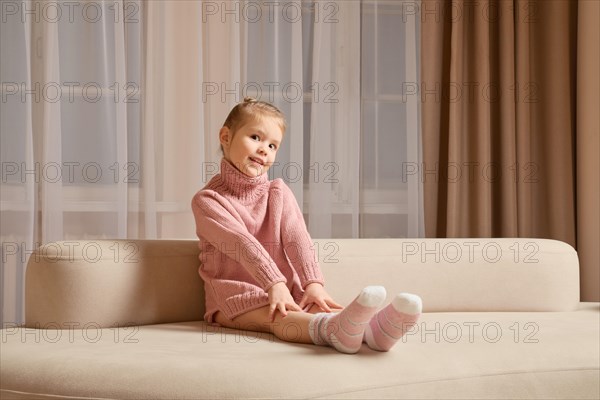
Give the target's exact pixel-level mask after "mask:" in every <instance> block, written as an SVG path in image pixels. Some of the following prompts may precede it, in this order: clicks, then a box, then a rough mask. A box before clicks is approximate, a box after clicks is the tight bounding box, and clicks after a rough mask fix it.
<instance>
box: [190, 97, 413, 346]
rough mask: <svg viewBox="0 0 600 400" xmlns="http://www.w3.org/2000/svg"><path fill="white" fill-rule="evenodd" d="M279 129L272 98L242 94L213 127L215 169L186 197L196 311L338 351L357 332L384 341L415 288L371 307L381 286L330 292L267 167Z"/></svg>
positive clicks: (392, 339) (393, 336) (408, 309)
mask: <svg viewBox="0 0 600 400" xmlns="http://www.w3.org/2000/svg"><path fill="white" fill-rule="evenodd" d="M285 130H286V122H285V118H284V116H283V114H282V113H281V112H280V111H279V110H278V109H277V108H276V107H275V106H273V105H271V104H269V103H266V102H263V101H257V100H255V99H252V98H245V99H244V101H243V102H242V103H240V104H238V105H236V106H235V107H234V108H233V109H232V110H231V112H230V113H229V116H228V117H227V119H226V120H225V123H224V124H223V127H222V128H221V130H220V131H219V139H220V142H221V149H222V151H223V158H222V160H221V171H220V174H218V175H216V176H215V177H213V178H212V179H211V180H210V181H209V182H208V184H207V185H206V186H205V187H204V188H203V189H202V190H200V191H199V192H198V193H196V195H195V196H194V198H193V200H192V210H193V213H194V218H195V220H196V233H197V235H198V238H199V239H200V244H199V245H200V261H201V266H200V268H199V273H200V276H201V277H202V279H203V280H204V287H205V295H206V314H205V315H204V319H205V321H207V322H208V323H210V324H213V325H217V326H219V325H220V326H225V327H229V328H236V329H244V330H251V331H259V332H269V333H272V334H274V335H275V336H276V337H278V338H279V339H282V340H285V341H290V342H296V343H314V344H318V345H329V346H332V347H334V348H335V349H337V350H338V351H340V352H343V353H356V352H357V351H358V350H359V349H360V347H361V344H362V342H363V341H364V342H366V343H367V345H368V346H369V347H370V348H371V349H374V350H378V351H388V350H389V349H390V348H391V347H392V346H393V345H394V344H395V343H396V342H397V341H398V340H399V339H400V338H401V337H402V336H403V335H404V333H405V331H406V330H407V329H409V328H410V327H412V326H413V325H414V324H415V323H416V321H417V320H418V318H419V316H420V314H421V309H422V305H421V298H420V297H419V296H416V295H413V294H408V293H400V294H398V295H397V296H396V297H395V298H394V300H393V301H392V302H391V303H390V304H389V305H388V306H386V307H384V308H382V309H380V306H381V304H382V302H383V301H384V300H385V297H386V292H385V289H384V288H383V287H381V286H368V287H366V288H364V289H363V290H362V291H361V292H360V294H359V295H358V296H357V297H356V298H355V299H354V301H353V302H352V303H350V304H349V305H348V306H347V307H346V308H343V307H342V306H341V305H339V304H338V303H336V302H335V301H334V300H333V299H332V298H331V296H330V295H329V294H328V293H327V291H326V290H325V286H324V285H325V282H324V279H323V275H322V274H321V270H320V268H319V264H318V261H317V260H316V257H315V253H314V251H313V250H312V248H313V247H312V246H313V243H312V240H311V237H310V235H309V233H308V231H307V229H306V225H305V223H304V219H303V216H302V212H301V211H300V208H299V206H298V203H297V202H296V199H295V197H294V195H293V194H292V192H291V190H290V189H289V188H288V186H287V185H286V184H285V183H284V182H283V180H282V179H275V180H273V181H269V180H268V177H267V173H266V172H267V170H268V169H269V167H270V166H271V165H272V164H273V162H274V161H275V156H276V154H277V150H278V149H279V146H280V145H281V141H282V139H283V135H284V133H285Z"/></svg>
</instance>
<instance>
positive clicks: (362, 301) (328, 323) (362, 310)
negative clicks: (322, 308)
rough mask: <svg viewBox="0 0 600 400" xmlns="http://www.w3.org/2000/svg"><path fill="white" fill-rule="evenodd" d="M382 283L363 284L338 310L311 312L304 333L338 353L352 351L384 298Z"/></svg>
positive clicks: (357, 345) (350, 352) (353, 351)
mask: <svg viewBox="0 0 600 400" xmlns="http://www.w3.org/2000/svg"><path fill="white" fill-rule="evenodd" d="M385 296H386V292H385V288H384V287H383V286H367V287H366V288H364V289H363V290H362V291H361V292H360V294H359V295H358V297H356V299H354V301H353V302H352V303H350V305H348V307H346V308H344V309H343V310H342V311H340V312H339V313H318V314H315V315H314V316H313V317H312V319H311V320H310V322H309V324H308V333H309V334H310V337H311V339H312V341H313V342H314V343H315V344H318V345H327V344H328V345H330V346H332V347H334V348H335V349H336V350H338V351H340V352H342V353H348V354H352V353H356V352H357V351H358V350H359V349H360V346H361V345H362V341H363V337H364V332H365V328H366V327H367V324H368V323H369V320H371V318H372V317H373V315H375V313H376V312H377V308H378V307H379V306H380V305H381V303H383V301H384V300H385Z"/></svg>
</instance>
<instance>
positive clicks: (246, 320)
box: [214, 306, 313, 344]
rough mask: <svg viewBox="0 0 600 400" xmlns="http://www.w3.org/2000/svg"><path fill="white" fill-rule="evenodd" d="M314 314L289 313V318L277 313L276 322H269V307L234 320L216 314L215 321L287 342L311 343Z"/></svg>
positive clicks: (249, 312) (219, 313)
mask: <svg viewBox="0 0 600 400" xmlns="http://www.w3.org/2000/svg"><path fill="white" fill-rule="evenodd" d="M312 317H313V314H309V313H306V312H300V311H288V315H287V316H285V317H284V316H283V315H281V313H279V312H277V313H275V321H274V322H271V321H270V320H269V306H264V307H261V308H257V309H256V310H252V311H248V312H247V313H245V314H242V315H240V316H238V317H236V318H234V319H233V320H230V319H227V318H226V317H225V316H224V315H223V313H221V312H217V313H216V314H215V317H214V318H215V321H216V322H218V323H219V324H221V325H223V326H225V327H227V328H233V329H242V330H246V331H255V332H267V333H272V334H273V335H275V336H276V337H277V338H279V339H281V340H285V341H286V342H294V343H309V344H312V343H313V341H312V339H311V338H310V335H309V333H308V324H309V322H310V320H311V318H312Z"/></svg>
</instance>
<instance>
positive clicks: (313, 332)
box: [308, 313, 327, 345]
mask: <svg viewBox="0 0 600 400" xmlns="http://www.w3.org/2000/svg"><path fill="white" fill-rule="evenodd" d="M326 316H327V313H316V314H314V315H313V317H312V318H311V319H310V321H308V335H309V336H310V338H311V340H312V341H313V343H314V344H317V345H326V344H327V343H326V342H325V340H323V339H322V338H321V324H322V323H323V322H324V320H325V317H326Z"/></svg>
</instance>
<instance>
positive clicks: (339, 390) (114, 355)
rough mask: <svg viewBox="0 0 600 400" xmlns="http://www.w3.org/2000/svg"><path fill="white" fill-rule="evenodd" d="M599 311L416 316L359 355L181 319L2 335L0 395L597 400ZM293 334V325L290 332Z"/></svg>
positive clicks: (9, 330)
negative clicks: (389, 340)
mask: <svg viewBox="0 0 600 400" xmlns="http://www.w3.org/2000/svg"><path fill="white" fill-rule="evenodd" d="M599 325H600V304H599V303H581V304H580V306H579V309H578V310H576V311H570V312H497V313H492V312H488V313H482V312H451V313H425V314H423V316H422V318H421V319H420V320H419V322H418V324H417V325H416V327H415V328H414V329H413V330H412V331H411V332H409V334H407V335H406V336H405V338H404V339H403V340H402V341H401V342H400V343H399V344H398V345H397V346H396V347H394V348H393V349H392V351H390V352H388V353H379V352H374V351H372V350H370V349H368V348H367V347H366V345H363V347H362V348H361V350H360V352H359V353H358V354H357V355H347V354H341V353H337V352H336V351H334V350H333V349H331V348H328V347H320V346H313V345H302V344H291V343H287V342H282V341H280V340H279V339H276V338H274V337H273V336H271V335H269V334H261V333H254V332H245V331H243V332H242V331H235V330H231V329H226V328H216V327H212V326H208V325H206V324H205V323H204V322H200V321H198V322H182V323H172V324H159V325H148V326H139V327H129V328H124V327H120V328H112V329H108V328H106V329H101V330H100V329H98V330H96V329H95V328H94V327H93V325H89V326H87V327H86V329H85V330H81V329H74V330H63V331H56V330H35V329H25V328H20V327H6V328H5V329H4V330H3V331H2V351H1V365H2V369H1V382H2V392H1V394H2V396H1V397H2V398H3V399H25V398H26V399H36V398H40V399H42V398H53V399H57V398H69V399H74V398H77V399H79V398H86V399H90V398H92V399H95V398H99V399H141V398H144V399H167V398H168V399H230V398H247V397H252V398H411V399H415V398H422V399H426V398H429V399H433V398H436V399H437V398H477V399H481V398H580V399H583V398H590V399H592V398H595V399H597V398H599V397H600V365H599V364H600V351H599V340H598V339H599V337H600V327H599ZM289 334H290V335H293V334H294V332H293V330H292V331H290V332H289Z"/></svg>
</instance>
